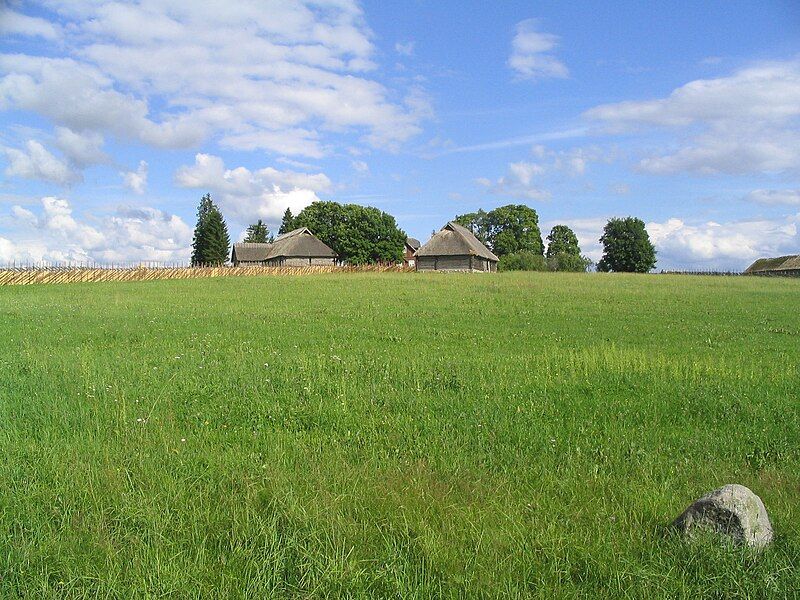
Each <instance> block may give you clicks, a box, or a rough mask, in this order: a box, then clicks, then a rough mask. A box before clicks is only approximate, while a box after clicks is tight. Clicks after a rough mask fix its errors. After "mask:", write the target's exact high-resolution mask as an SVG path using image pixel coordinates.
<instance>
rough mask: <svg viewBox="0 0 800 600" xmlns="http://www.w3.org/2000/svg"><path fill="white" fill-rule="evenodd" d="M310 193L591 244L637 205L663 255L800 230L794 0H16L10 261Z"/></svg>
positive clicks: (101, 255) (52, 256) (0, 153)
mask: <svg viewBox="0 0 800 600" xmlns="http://www.w3.org/2000/svg"><path fill="white" fill-rule="evenodd" d="M205 192H211V194H212V196H213V197H214V198H215V200H217V202H218V203H219V204H220V206H221V208H222V210H223V213H224V215H225V217H226V220H227V221H228V223H229V227H230V229H231V233H232V237H234V238H239V237H240V235H241V233H242V231H243V230H244V228H245V227H246V225H247V224H248V223H249V222H252V221H254V220H256V219H258V218H262V219H265V220H266V221H268V222H269V223H270V224H272V225H273V226H276V225H277V222H278V220H279V217H280V215H281V214H282V213H283V211H284V210H285V209H286V207H287V206H290V207H291V208H292V209H293V210H294V211H295V212H297V211H298V210H300V209H301V208H302V207H303V206H305V205H307V204H308V203H310V202H312V201H314V200H316V199H324V200H336V201H340V202H357V203H360V204H367V205H372V206H377V207H378V208H381V209H382V210H386V211H388V212H390V213H391V214H393V215H395V216H396V218H397V220H398V223H399V225H400V226H401V227H402V228H403V229H404V230H406V231H407V232H408V233H409V234H410V235H413V236H415V237H418V238H420V239H422V240H423V241H424V240H425V239H427V237H428V236H429V235H430V233H431V231H432V230H434V229H438V228H439V227H441V226H442V225H443V224H444V223H445V222H446V221H447V220H449V219H451V218H452V217H454V216H455V215H457V214H461V213H465V212H471V211H474V210H477V209H478V208H484V209H490V208H493V207H495V206H500V205H503V204H508V203H525V204H528V205H530V206H532V207H533V208H535V209H536V210H537V212H538V213H539V216H540V221H541V224H542V231H543V234H544V235H546V234H547V232H548V231H549V228H550V227H552V226H553V225H555V224H558V223H565V224H568V225H570V226H572V227H573V228H574V229H575V231H576V233H578V236H579V239H580V241H581V244H582V247H583V249H584V251H585V252H586V253H587V254H588V255H589V256H591V257H592V258H594V259H595V260H597V259H598V258H599V256H600V248H599V245H598V242H597V238H598V237H599V235H600V232H601V230H602V226H603V224H604V223H605V221H606V220H607V219H608V218H609V217H612V216H627V215H635V216H638V217H641V218H642V219H643V220H644V221H645V222H646V223H647V227H648V231H649V232H650V234H651V237H652V238H653V240H654V242H655V244H656V247H657V249H658V251H659V265H658V266H659V268H687V269H712V268H725V269H727V268H730V269H741V268H744V267H745V266H746V265H747V264H748V263H749V262H750V261H752V260H753V259H754V258H756V257H758V256H764V255H773V254H784V253H796V252H800V234H799V233H798V227H800V5H798V4H797V3H796V2H789V1H773V2H759V3H747V2H730V1H729V2H703V3H696V2H674V3H641V2H640V3H633V2H630V3H613V4H612V3H604V4H603V5H602V6H601V5H599V4H598V3H594V2H591V3H590V2H570V3H562V2H547V3H543V2H542V3H538V2H512V1H505V2H501V3H494V2H492V3H490V2H442V1H439V2H432V1H406V2H377V1H374V2H373V1H369V2H363V3H358V2H355V1H353V0H320V1H318V2H300V1H285V0H283V1H264V0H261V1H240V2H231V1H227V2H197V3H185V2H180V1H178V0H142V1H141V2H134V3H113V2H103V1H89V0H70V1H67V0H49V1H45V2H41V3H28V2H19V3H18V2H13V1H12V2H7V3H6V4H5V5H4V8H0V263H2V262H10V261H17V262H26V261H42V260H47V261H63V260H69V261H88V260H93V261H105V262H111V261H114V262H121V261H132V260H184V259H186V258H187V257H188V255H189V252H190V251H189V245H190V243H191V230H192V227H193V225H194V213H195V210H196V206H197V203H198V200H199V198H200V196H201V195H202V194H204V193H205Z"/></svg>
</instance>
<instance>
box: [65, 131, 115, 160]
mask: <svg viewBox="0 0 800 600" xmlns="http://www.w3.org/2000/svg"><path fill="white" fill-rule="evenodd" d="M104 142H105V140H104V139H103V136H102V135H101V134H99V133H96V132H91V131H90V132H86V133H76V132H74V131H72V130H71V129H69V128H68V127H56V146H57V147H58V149H59V150H61V152H63V153H64V156H66V157H67V158H68V159H69V161H70V162H71V163H72V164H73V165H75V166H76V167H79V168H83V167H88V166H89V165H98V164H103V163H107V162H109V161H110V159H109V157H108V155H107V154H106V153H105V152H103V150H102V148H103V143H104Z"/></svg>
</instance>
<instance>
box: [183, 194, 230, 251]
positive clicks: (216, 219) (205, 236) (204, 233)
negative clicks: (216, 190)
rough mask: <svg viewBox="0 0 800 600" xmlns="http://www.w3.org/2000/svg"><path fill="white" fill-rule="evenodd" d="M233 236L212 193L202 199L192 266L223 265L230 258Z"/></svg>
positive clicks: (195, 232)
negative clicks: (229, 232) (230, 234)
mask: <svg viewBox="0 0 800 600" xmlns="http://www.w3.org/2000/svg"><path fill="white" fill-rule="evenodd" d="M230 245H231V238H230V236H229V235H228V226H227V225H226V224H225V219H223V218H222V213H221V212H220V210H219V208H218V207H217V205H216V204H214V202H213V200H211V194H206V195H205V196H203V197H202V198H201V199H200V206H198V207H197V225H196V226H195V228H194V241H193V242H192V266H196V265H203V264H212V265H221V264H222V263H224V262H225V261H226V260H228V249H229V248H230Z"/></svg>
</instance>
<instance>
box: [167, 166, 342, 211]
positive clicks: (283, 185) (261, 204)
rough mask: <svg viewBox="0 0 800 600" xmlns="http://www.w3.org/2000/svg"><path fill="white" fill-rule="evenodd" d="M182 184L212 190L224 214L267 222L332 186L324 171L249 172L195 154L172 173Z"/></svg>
mask: <svg viewBox="0 0 800 600" xmlns="http://www.w3.org/2000/svg"><path fill="white" fill-rule="evenodd" d="M175 182H176V183H177V184H178V185H180V186H181V187H186V188H196V189H202V190H209V191H211V192H212V193H213V194H214V195H215V196H216V197H217V199H218V201H219V203H220V206H221V208H222V210H223V212H224V213H225V215H226V216H228V215H230V216H231V217H233V218H234V219H236V220H238V221H241V222H249V221H252V220H255V219H259V218H261V219H264V220H265V221H267V222H268V223H270V224H274V223H277V222H279V221H280V219H281V217H282V216H283V212H284V211H285V210H286V208H287V207H288V208H291V210H292V212H293V213H294V214H297V213H298V212H299V211H301V210H302V209H303V208H305V207H306V206H308V205H309V204H311V203H312V202H314V201H316V200H319V197H318V196H317V193H321V192H327V191H329V190H330V189H331V187H332V184H331V180H330V179H329V178H328V176H327V175H325V174H324V173H298V172H295V171H280V170H278V169H275V168H274V167H266V168H263V169H258V170H255V171H251V170H250V169H247V168H245V167H236V168H235V169H227V168H225V163H224V161H223V160H222V158H220V157H218V156H214V155H211V154H198V155H196V156H195V163H194V165H191V166H182V167H180V168H179V169H178V170H177V172H176V173H175Z"/></svg>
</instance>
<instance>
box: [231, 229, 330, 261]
mask: <svg viewBox="0 0 800 600" xmlns="http://www.w3.org/2000/svg"><path fill="white" fill-rule="evenodd" d="M336 259H337V255H336V253H335V252H334V251H333V250H331V249H330V248H329V247H328V245H327V244H325V243H324V242H322V241H321V240H320V239H319V238H317V237H316V236H315V235H314V234H313V233H311V231H310V230H309V229H308V228H306V227H301V228H299V229H295V230H294V231H289V232H288V233H284V234H283V235H281V236H278V237H277V238H275V241H274V242H272V243H271V244H254V243H244V242H242V243H240V244H234V245H233V250H232V251H231V262H232V263H233V264H234V266H239V265H242V266H246V265H267V266H270V267H283V266H285V267H307V266H309V265H312V266H327V265H333V264H335V263H336Z"/></svg>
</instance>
